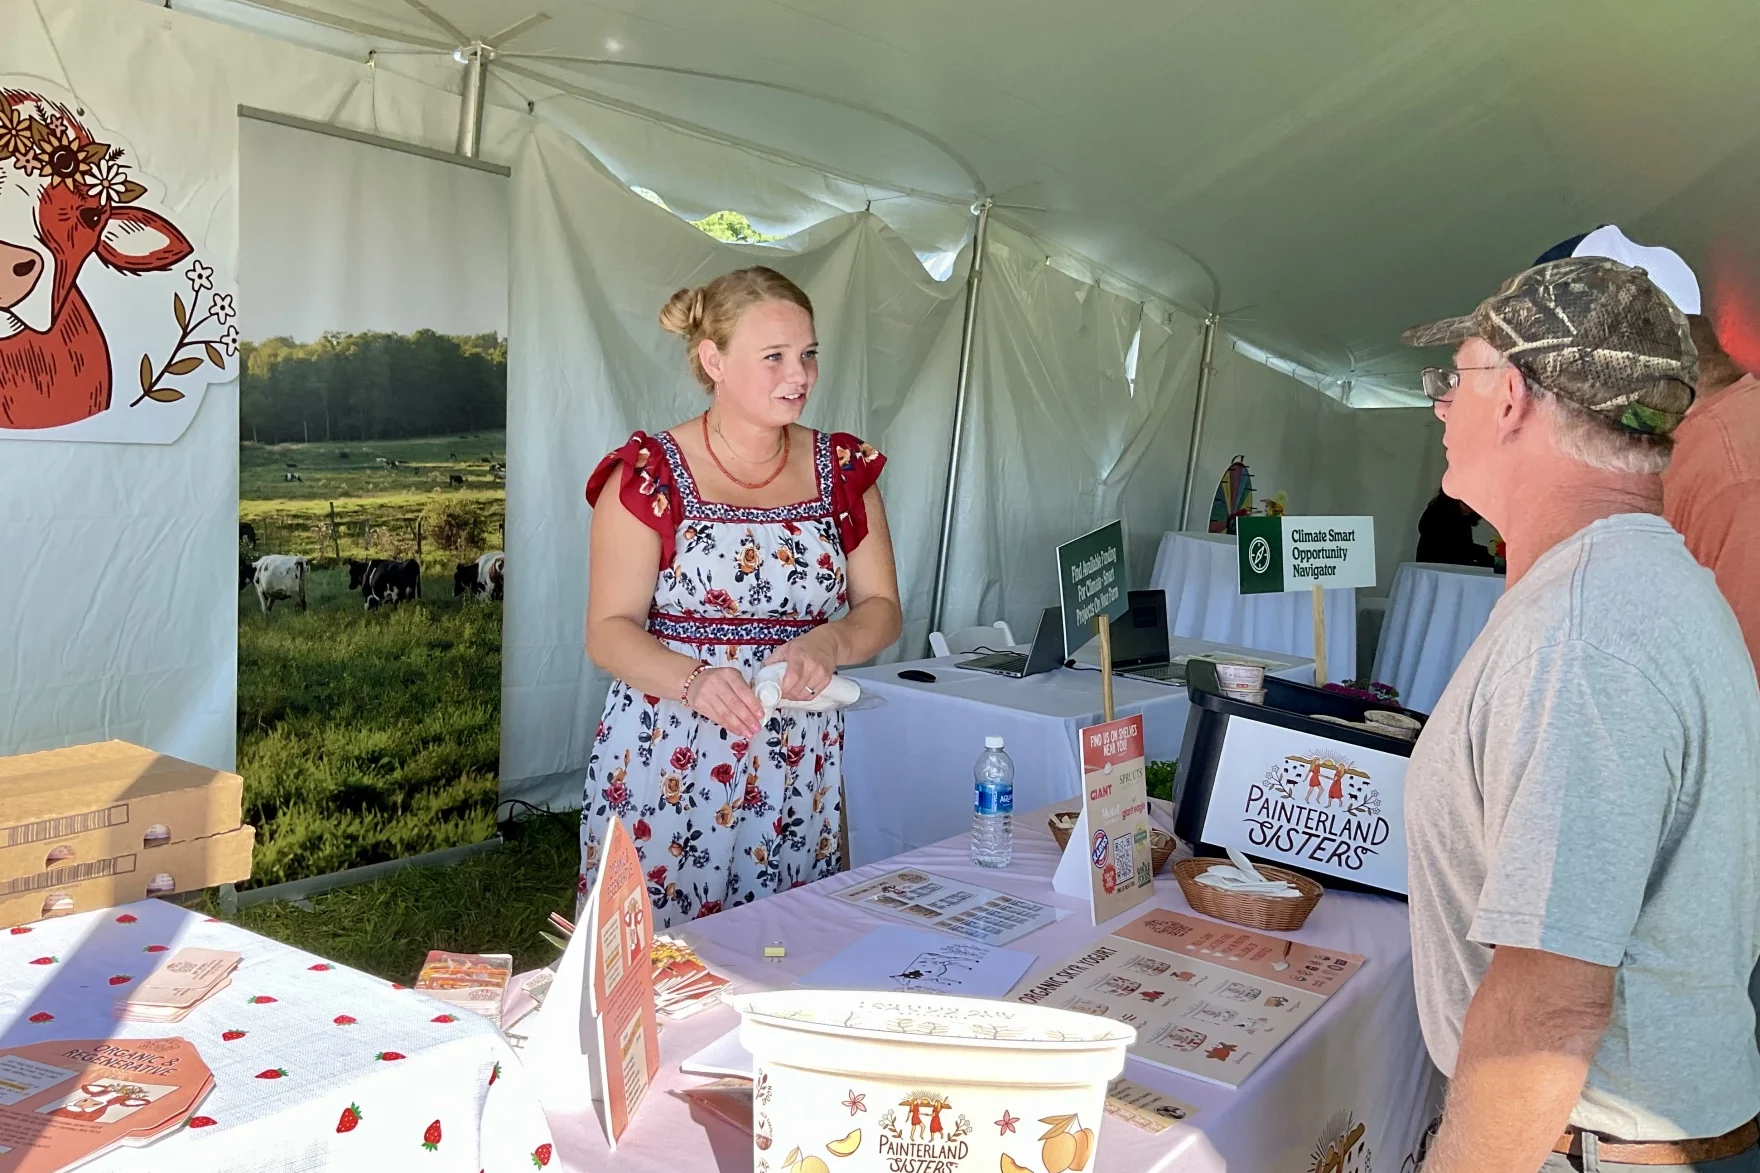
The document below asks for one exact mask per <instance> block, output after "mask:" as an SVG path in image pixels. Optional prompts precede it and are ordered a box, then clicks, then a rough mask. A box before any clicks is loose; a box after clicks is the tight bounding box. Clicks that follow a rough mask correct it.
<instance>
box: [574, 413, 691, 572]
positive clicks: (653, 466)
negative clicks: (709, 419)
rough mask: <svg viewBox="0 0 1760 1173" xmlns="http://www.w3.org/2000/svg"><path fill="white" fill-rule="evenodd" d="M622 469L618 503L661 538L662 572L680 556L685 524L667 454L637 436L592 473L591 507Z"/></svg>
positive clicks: (652, 441) (589, 486) (656, 443)
mask: <svg viewBox="0 0 1760 1173" xmlns="http://www.w3.org/2000/svg"><path fill="white" fill-rule="evenodd" d="M620 468H621V469H622V470H623V472H622V478H621V480H620V482H619V484H618V489H617V499H618V500H619V501H621V502H623V507H624V508H625V509H627V510H629V511H630V513H631V514H632V515H633V516H634V517H635V518H636V520H638V521H640V522H641V523H642V524H643V525H646V526H647V527H648V528H649V529H651V530H653V531H654V532H655V533H657V534H659V535H660V569H661V570H665V569H666V568H667V567H668V566H671V565H672V558H673V555H674V554H676V553H677V552H678V527H679V526H680V524H682V522H683V520H684V505H683V503H682V502H681V501H680V499H679V494H678V487H677V485H675V484H674V483H673V479H672V466H671V465H670V464H669V463H668V462H667V460H666V452H665V450H664V449H663V448H661V447H660V442H659V441H658V440H656V439H654V438H653V437H652V436H649V435H647V434H645V433H643V432H636V433H635V434H634V435H632V436H631V437H630V438H629V441H628V442H627V443H625V444H624V445H623V446H622V447H620V448H617V449H615V450H614V451H612V452H611V453H610V454H609V455H607V456H606V457H605V459H604V460H601V461H600V462H599V467H598V468H596V469H594V470H593V475H592V476H591V477H590V478H588V480H587V504H588V505H595V506H596V505H598V503H599V494H600V493H602V492H604V491H605V486H606V485H607V484H609V483H610V481H611V478H612V476H613V475H616V474H617V471H618V469H620Z"/></svg>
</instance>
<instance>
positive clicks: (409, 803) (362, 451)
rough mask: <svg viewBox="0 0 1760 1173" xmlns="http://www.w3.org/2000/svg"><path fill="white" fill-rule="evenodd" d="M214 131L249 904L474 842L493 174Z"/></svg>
mask: <svg viewBox="0 0 1760 1173" xmlns="http://www.w3.org/2000/svg"><path fill="white" fill-rule="evenodd" d="M394 148H395V144H392V145H387V146H379V145H374V144H371V143H366V142H361V141H356V140H353V139H344V138H338V137H335V136H331V135H328V134H323V133H318V132H316V131H314V130H307V129H301V128H299V127H295V126H290V125H286V124H283V123H281V122H279V121H270V120H265V119H263V118H259V117H250V116H246V117H241V119H240V121H239V187H240V216H239V218H240V242H239V254H240V261H239V270H240V284H241V286H242V287H243V289H244V290H245V291H246V295H247V299H246V301H245V302H244V304H245V305H246V306H247V307H248V312H246V313H245V314H244V316H243V321H242V323H241V325H242V331H241V333H242V337H241V339H240V342H239V358H238V361H239V365H240V368H241V371H240V384H239V582H238V585H239V595H238V674H239V682H238V772H239V773H240V774H241V775H243V776H244V779H245V795H244V805H245V817H246V820H247V821H248V822H251V823H254V824H255V825H256V827H257V852H256V861H255V868H254V872H253V875H252V882H253V884H258V885H261V884H273V883H280V882H284V881H288V880H297V879H304V878H307V877H311V876H318V875H327V874H330V873H334V872H339V871H345V870H347V869H349V868H355V867H361V866H364V865H368V864H374V863H381V862H384V861H387V860H394V859H399V858H406V857H409V856H414V855H421V854H424V853H427V852H431V851H437V850H442V849H445V848H450V847H459V846H463V845H467V844H471V843H477V842H481V841H482V840H484V839H487V838H489V837H491V836H493V835H494V834H495V831H496V808H497V802H498V788H499V776H500V749H501V632H502V608H503V606H504V596H505V585H506V573H507V560H506V556H505V554H504V553H503V551H504V548H505V527H506V477H507V471H506V470H507V464H506V460H507V449H506V440H505V437H506V413H507V332H508V331H507V266H508V249H507V236H508V191H507V186H508V185H507V180H506V178H505V176H503V175H500V174H495V173H492V172H491V171H488V170H484V169H480V168H476V167H470V166H465V165H461V164H458V163H453V162H449V161H445V160H441V159H435V158H429V157H423V156H421V155H419V154H412V153H409V152H407V151H402V150H398V149H394Z"/></svg>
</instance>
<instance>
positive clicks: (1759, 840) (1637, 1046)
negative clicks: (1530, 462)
mask: <svg viewBox="0 0 1760 1173" xmlns="http://www.w3.org/2000/svg"><path fill="white" fill-rule="evenodd" d="M1757 774H1760V687H1757V686H1756V683H1755V679H1754V667H1753V665H1752V663H1750V662H1749V660H1748V653H1747V649H1746V647H1745V645H1744V644H1743V642H1742V633H1741V630H1740V629H1739V628H1738V627H1737V625H1736V621H1735V617H1734V615H1733V614H1731V612H1730V609H1729V605H1728V604H1727V603H1725V602H1724V600H1723V596H1722V595H1720V594H1718V592H1717V585H1716V583H1715V581H1714V580H1713V579H1712V576H1711V573H1710V571H1707V570H1704V569H1702V568H1701V567H1699V566H1698V565H1697V564H1696V563H1695V562H1694V561H1693V559H1692V557H1691V556H1690V555H1689V554H1688V553H1687V551H1686V547H1685V546H1684V544H1683V543H1682V541H1681V538H1680V535H1679V534H1677V533H1675V531H1674V530H1673V529H1671V528H1669V526H1668V523H1667V522H1665V521H1663V520H1662V519H1661V518H1660V517H1656V516H1654V515H1651V514H1622V515H1619V516H1617V517H1610V518H1606V519H1603V520H1601V521H1597V522H1595V523H1594V524H1593V525H1590V526H1588V527H1587V528H1585V529H1582V530H1580V531H1578V532H1577V533H1576V534H1574V535H1572V536H1571V537H1570V538H1568V539H1567V540H1565V541H1563V542H1560V543H1559V544H1558V545H1557V546H1556V547H1554V548H1553V549H1551V550H1549V551H1547V553H1546V554H1544V555H1543V556H1542V557H1541V558H1540V560H1539V561H1538V562H1536V563H1535V564H1534V567H1533V569H1531V570H1530V571H1529V572H1528V573H1527V574H1526V575H1524V576H1523V577H1522V578H1521V580H1520V581H1518V582H1517V583H1516V584H1515V585H1514V586H1512V587H1511V588H1510V589H1509V591H1508V593H1506V594H1505V595H1504V597H1503V598H1502V599H1501V600H1499V602H1498V604H1497V607H1496V608H1495V609H1494V610H1493V611H1492V612H1491V618H1490V621H1489V622H1487V623H1486V625H1485V630H1484V631H1482V632H1481V633H1480V634H1479V638H1478V639H1476V640H1475V641H1473V646H1472V648H1471V649H1470V650H1469V651H1468V652H1467V655H1466V658H1465V659H1464V660H1462V661H1461V665H1460V667H1459V668H1458V669H1456V671H1455V674H1454V678H1453V679H1452V680H1450V681H1449V685H1448V689H1447V690H1446V691H1445V692H1444V693H1443V694H1442V699H1441V700H1440V701H1438V702H1437V705H1436V711H1435V713H1434V714H1432V716H1431V718H1430V722H1429V724H1428V725H1427V726H1426V727H1425V729H1424V733H1423V736H1422V737H1420V738H1419V740H1418V745H1417V748H1416V749H1415V750H1414V751H1413V753H1412V761H1411V766H1410V768H1409V770H1408V771H1407V774H1406V840H1407V844H1408V850H1409V853H1410V871H1411V916H1412V968H1413V973H1414V977H1415V980H1416V983H1417V993H1418V1014H1419V1018H1420V1020H1421V1022H1422V1024H1423V1028H1424V1038H1425V1041H1426V1042H1427V1043H1428V1044H1429V1048H1430V1055H1431V1057H1432V1058H1433V1059H1434V1060H1435V1061H1436V1065H1437V1067H1439V1068H1441V1070H1442V1072H1443V1073H1444V1074H1445V1075H1452V1074H1453V1073H1454V1065H1455V1058H1456V1056H1457V1055H1458V1054H1459V1051H1460V1041H1461V1028H1462V1025H1463V1023H1464V1021H1465V1019H1466V1014H1467V1004H1468V1003H1469V1002H1470V1001H1471V1000H1472V997H1473V991H1474V990H1476V989H1477V988H1478V985H1479V982H1480V980H1481V979H1483V977H1484V976H1485V971H1486V969H1487V968H1488V967H1489V966H1490V964H1491V948H1490V947H1491V946H1494V945H1508V946H1513V947H1516V948H1523V949H1541V950H1545V951H1546V952H1548V953H1556V954H1560V955H1563V956H1566V957H1575V958H1579V959H1581V960H1583V961H1590V962H1594V963H1595V964H1597V965H1607V966H1618V967H1619V973H1618V975H1617V976H1616V978H1615V982H1614V1007H1613V1021H1612V1023H1611V1024H1610V1025H1609V1026H1608V1028H1607V1034H1606V1035H1605V1037H1604V1038H1603V1039H1602V1042H1601V1047H1600V1050H1599V1051H1597V1052H1596V1055H1595V1061H1594V1064H1593V1065H1592V1066H1591V1068H1590V1071H1589V1079H1588V1083H1587V1085H1586V1086H1585V1088H1584V1090H1583V1096H1582V1099H1581V1100H1580V1101H1578V1103H1577V1107H1576V1110H1575V1111H1573V1112H1572V1113H1571V1122H1572V1123H1573V1124H1576V1125H1577V1126H1579V1127H1581V1128H1586V1129H1590V1130H1593V1131H1596V1132H1601V1133H1605V1134H1608V1135H1611V1136H1615V1137H1620V1138H1624V1139H1627V1140H1663V1139H1680V1138H1682V1137H1707V1136H1717V1135H1720V1134H1722V1133H1724V1132H1726V1131H1728V1130H1730V1129H1732V1128H1735V1127H1736V1126H1737V1125H1739V1124H1741V1123H1743V1122H1744V1121H1746V1120H1749V1119H1751V1118H1752V1117H1753V1116H1754V1115H1755V1113H1756V1112H1757V1111H1760V1053H1757V1052H1756V1050H1755V1037H1754V1008H1753V1004H1752V1003H1751V1002H1750V1001H1749V999H1748V979H1749V975H1750V974H1751V973H1752V972H1753V970H1754V963H1755V960H1756V955H1757V953H1760V946H1757V945H1756V942H1757V941H1760V777H1757Z"/></svg>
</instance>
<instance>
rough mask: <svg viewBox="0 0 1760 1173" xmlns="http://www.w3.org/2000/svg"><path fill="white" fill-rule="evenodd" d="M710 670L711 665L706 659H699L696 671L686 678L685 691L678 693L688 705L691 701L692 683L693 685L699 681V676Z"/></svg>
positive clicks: (681, 699) (679, 697)
mask: <svg viewBox="0 0 1760 1173" xmlns="http://www.w3.org/2000/svg"><path fill="white" fill-rule="evenodd" d="M708 670H709V665H708V662H707V661H704V660H698V661H697V668H696V671H694V672H692V673H691V674H690V675H689V676H687V677H685V678H684V691H683V692H681V693H679V694H678V699H679V700H680V701H682V702H683V703H685V704H686V705H688V704H690V703H691V685H693V684H695V683H696V682H697V677H699V676H701V675H702V674H703V673H705V672H707V671H708Z"/></svg>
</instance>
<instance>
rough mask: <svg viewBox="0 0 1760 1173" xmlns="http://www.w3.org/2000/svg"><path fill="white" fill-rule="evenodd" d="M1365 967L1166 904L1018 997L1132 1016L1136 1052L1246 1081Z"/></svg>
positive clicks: (1217, 1077)
mask: <svg viewBox="0 0 1760 1173" xmlns="http://www.w3.org/2000/svg"><path fill="white" fill-rule="evenodd" d="M1362 966H1363V958H1361V957H1360V956H1358V955H1356V954H1354V953H1336V952H1332V951H1330V950H1325V949H1317V948H1315V947H1313V946H1311V945H1298V944H1296V943H1295V942H1293V941H1286V940H1284V939H1282V938H1280V937H1272V936H1267V935H1266V934H1264V933H1256V932H1252V931H1251V930H1248V929H1240V928H1235V927H1234V926H1232V925H1224V924H1217V923H1215V922H1211V921H1202V920H1198V919H1197V918H1195V917H1190V916H1185V915H1182V914H1180V913H1177V912H1170V911H1168V910H1166V909H1159V908H1158V909H1154V910H1151V911H1149V912H1146V913H1144V914H1143V915H1142V916H1140V917H1138V918H1137V919H1136V920H1134V921H1132V922H1131V923H1130V924H1128V925H1125V926H1124V927H1123V928H1121V929H1119V930H1118V932H1117V933H1115V934H1113V935H1112V936H1109V937H1106V938H1104V939H1103V940H1101V941H1098V942H1096V943H1095V944H1094V945H1092V946H1091V947H1089V949H1088V950H1087V951H1086V952H1084V953H1082V954H1081V955H1080V956H1078V957H1073V958H1071V959H1069V960H1068V961H1066V962H1064V963H1063V964H1061V965H1058V966H1056V967H1054V968H1053V969H1052V970H1051V971H1049V972H1047V973H1044V974H1041V975H1039V976H1038V977H1036V978H1029V979H1028V982H1027V984H1026V986H1025V988H1024V989H1023V990H1022V992H1021V993H1019V994H1017V995H1016V996H1015V1000H1016V1001H1019V1002H1025V1003H1028V1004H1030V1005H1035V1006H1054V1007H1058V1008H1060V1009H1064V1010H1075V1011H1079V1012H1081V1013H1083V1014H1093V1015H1096V1016H1098V1017H1101V1018H1110V1019H1112V1020H1114V1021H1116V1022H1123V1023H1127V1024H1129V1025H1130V1026H1134V1027H1136V1028H1137V1041H1136V1042H1135V1043H1134V1044H1132V1046H1131V1048H1130V1053H1131V1054H1132V1055H1135V1056H1136V1057H1137V1058H1139V1059H1144V1060H1147V1061H1148V1062H1150V1063H1153V1064H1155V1065H1156V1066H1158V1067H1165V1068H1168V1069H1169V1070H1173V1071H1180V1072H1184V1073H1185V1074H1187V1075H1195V1076H1197V1077H1198V1078H1199V1079H1203V1080H1207V1081H1209V1082H1211V1083H1217V1084H1221V1085H1223V1086H1224V1087H1239V1086H1240V1085H1241V1083H1242V1081H1243V1080H1245V1079H1246V1078H1247V1076H1249V1075H1251V1074H1252V1073H1253V1071H1254V1070H1255V1069H1257V1068H1258V1066H1259V1065H1260V1064H1261V1063H1263V1062H1264V1061H1265V1059H1266V1057H1267V1056H1269V1055H1270V1054H1271V1052H1273V1051H1275V1050H1276V1049H1277V1048H1278V1047H1279V1046H1280V1045H1281V1044H1282V1043H1283V1041H1284V1040H1285V1039H1287V1038H1289V1037H1290V1036H1291V1035H1292V1034H1294V1033H1295V1032H1296V1031H1297V1030H1298V1029H1300V1027H1301V1025H1302V1024H1303V1023H1304V1022H1306V1021H1307V1020H1308V1019H1309V1018H1311V1017H1313V1014H1314V1012H1315V1011H1316V1010H1318V1009H1319V1008H1320V1007H1321V1006H1322V1005H1323V1004H1324V1003H1325V1001H1326V999H1327V998H1328V997H1329V996H1331V995H1332V994H1333V993H1335V992H1336V991H1337V990H1338V988H1339V987H1340V986H1342V985H1343V984H1344V983H1345V982H1346V981H1347V980H1349V978H1350V976H1351V975H1352V974H1353V973H1355V972H1356V971H1357V970H1359V969H1361V968H1362Z"/></svg>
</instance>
